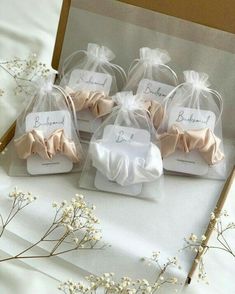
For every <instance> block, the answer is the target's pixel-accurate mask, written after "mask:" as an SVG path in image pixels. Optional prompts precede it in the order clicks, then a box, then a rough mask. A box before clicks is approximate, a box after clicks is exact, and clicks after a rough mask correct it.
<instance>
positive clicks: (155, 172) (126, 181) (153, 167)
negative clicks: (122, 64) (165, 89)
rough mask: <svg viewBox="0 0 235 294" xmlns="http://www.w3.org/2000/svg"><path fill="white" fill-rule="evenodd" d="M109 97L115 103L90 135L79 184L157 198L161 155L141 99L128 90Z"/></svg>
mask: <svg viewBox="0 0 235 294" xmlns="http://www.w3.org/2000/svg"><path fill="white" fill-rule="evenodd" d="M113 99H114V101H115V103H116V105H117V106H116V107H115V108H114V109H113V111H112V113H111V114H110V115H109V116H108V117H107V118H106V120H105V121H104V122H103V124H102V125H101V126H100V127H99V128H98V129H97V130H96V132H95V133H94V135H93V136H92V139H91V141H90V145H89V150H88V156H87V159H86V162H85V165H84V168H83V171H82V174H81V177H80V180H79V186H80V187H81V188H85V189H94V190H101V191H107V192H112V193H119V194H125V195H130V196H138V197H143V198H157V199H160V198H161V197H162V193H163V190H162V189H161V185H162V183H163V176H162V169H163V168H162V158H161V154H160V150H159V148H158V147H157V146H156V145H155V144H154V143H153V142H154V140H155V138H156V135H155V130H154V127H153V124H152V122H151V120H150V119H149V116H148V114H147V109H146V105H145V101H144V100H142V99H141V98H140V97H137V96H136V95H133V93H132V92H120V93H117V94H116V95H115V96H114V97H113Z"/></svg>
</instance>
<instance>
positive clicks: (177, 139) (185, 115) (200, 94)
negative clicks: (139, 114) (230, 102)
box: [158, 70, 226, 179]
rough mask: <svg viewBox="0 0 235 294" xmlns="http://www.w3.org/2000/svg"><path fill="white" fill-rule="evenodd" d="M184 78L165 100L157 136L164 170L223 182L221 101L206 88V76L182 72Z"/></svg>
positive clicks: (207, 82) (223, 160)
mask: <svg viewBox="0 0 235 294" xmlns="http://www.w3.org/2000/svg"><path fill="white" fill-rule="evenodd" d="M184 78H185V82H184V83H182V84H180V85H178V86H177V87H176V88H175V89H174V90H173V91H172V92H171V93H169V95H168V96H167V97H166V98H165V115H164V119H163V122H162V124H161V126H160V128H159V134H158V141H159V143H160V146H161V152H162V156H163V158H164V159H163V165H164V169H165V170H167V171H172V172H177V173H183V174H191V175H197V176H201V177H206V178H216V179H224V177H225V175H226V163H225V159H224V151H223V138H222V125H221V114H222V111H223V100H222V97H221V95H220V94H219V93H218V92H217V91H215V90H213V89H211V88H209V87H210V83H209V81H208V79H209V76H208V75H207V74H206V73H199V72H195V71H193V70H191V71H185V72H184ZM172 95H173V98H172Z"/></svg>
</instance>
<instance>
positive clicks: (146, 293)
mask: <svg viewBox="0 0 235 294" xmlns="http://www.w3.org/2000/svg"><path fill="white" fill-rule="evenodd" d="M159 256H160V252H155V253H153V256H152V258H148V259H144V260H145V261H146V260H147V261H148V262H153V263H155V264H157V265H158V267H159V268H160V273H159V274H158V275H157V277H156V280H155V281H154V282H153V283H151V282H149V281H148V280H146V279H138V280H132V279H131V278H129V277H123V278H121V279H120V280H119V281H116V280H115V274H114V273H105V274H103V275H101V276H94V275H90V276H88V277H86V280H87V283H81V282H78V283H76V282H73V281H72V280H68V281H66V282H64V283H61V284H60V285H59V287H58V288H59V290H61V291H62V292H64V293H65V294H96V293H102V294H153V293H156V292H158V291H160V289H162V287H163V286H164V285H166V284H172V287H174V285H176V284H178V279H177V278H176V277H169V276H168V277H167V270H168V268H169V267H171V266H177V264H178V261H177V258H175V257H174V258H172V259H168V260H167V262H166V263H165V264H163V265H161V264H160V260H159ZM173 292H175V293H176V292H177V289H173V288H172V293H173Z"/></svg>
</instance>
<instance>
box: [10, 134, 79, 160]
mask: <svg viewBox="0 0 235 294" xmlns="http://www.w3.org/2000/svg"><path fill="white" fill-rule="evenodd" d="M14 144H15V148H16V152H17V154H18V156H19V158H21V159H27V158H28V157H29V156H31V155H34V154H38V155H39V156H40V157H41V158H42V159H45V160H51V159H52V158H53V156H55V155H56V153H60V154H63V155H65V156H66V157H68V158H69V159H70V160H71V161H72V162H74V163H77V162H79V161H80V160H81V158H80V157H79V155H78V154H77V149H76V146H75V143H74V142H73V141H71V140H69V139H67V138H66V137H65V135H64V129H58V130H56V131H55V132H54V133H52V134H51V135H50V137H49V138H48V139H45V138H44V137H43V132H42V131H38V130H32V131H30V132H28V133H26V134H24V135H22V136H21V137H19V138H17V139H15V140H14Z"/></svg>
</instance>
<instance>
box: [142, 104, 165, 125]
mask: <svg viewBox="0 0 235 294" xmlns="http://www.w3.org/2000/svg"><path fill="white" fill-rule="evenodd" d="M145 107H146V110H147V111H148V113H149V117H150V119H151V121H152V123H153V125H154V128H155V129H156V130H157V129H158V128H159V126H160V124H161V123H162V120H163V117H164V113H165V111H164V108H163V107H162V105H161V104H160V103H158V102H157V101H155V100H150V101H147V102H145Z"/></svg>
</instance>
